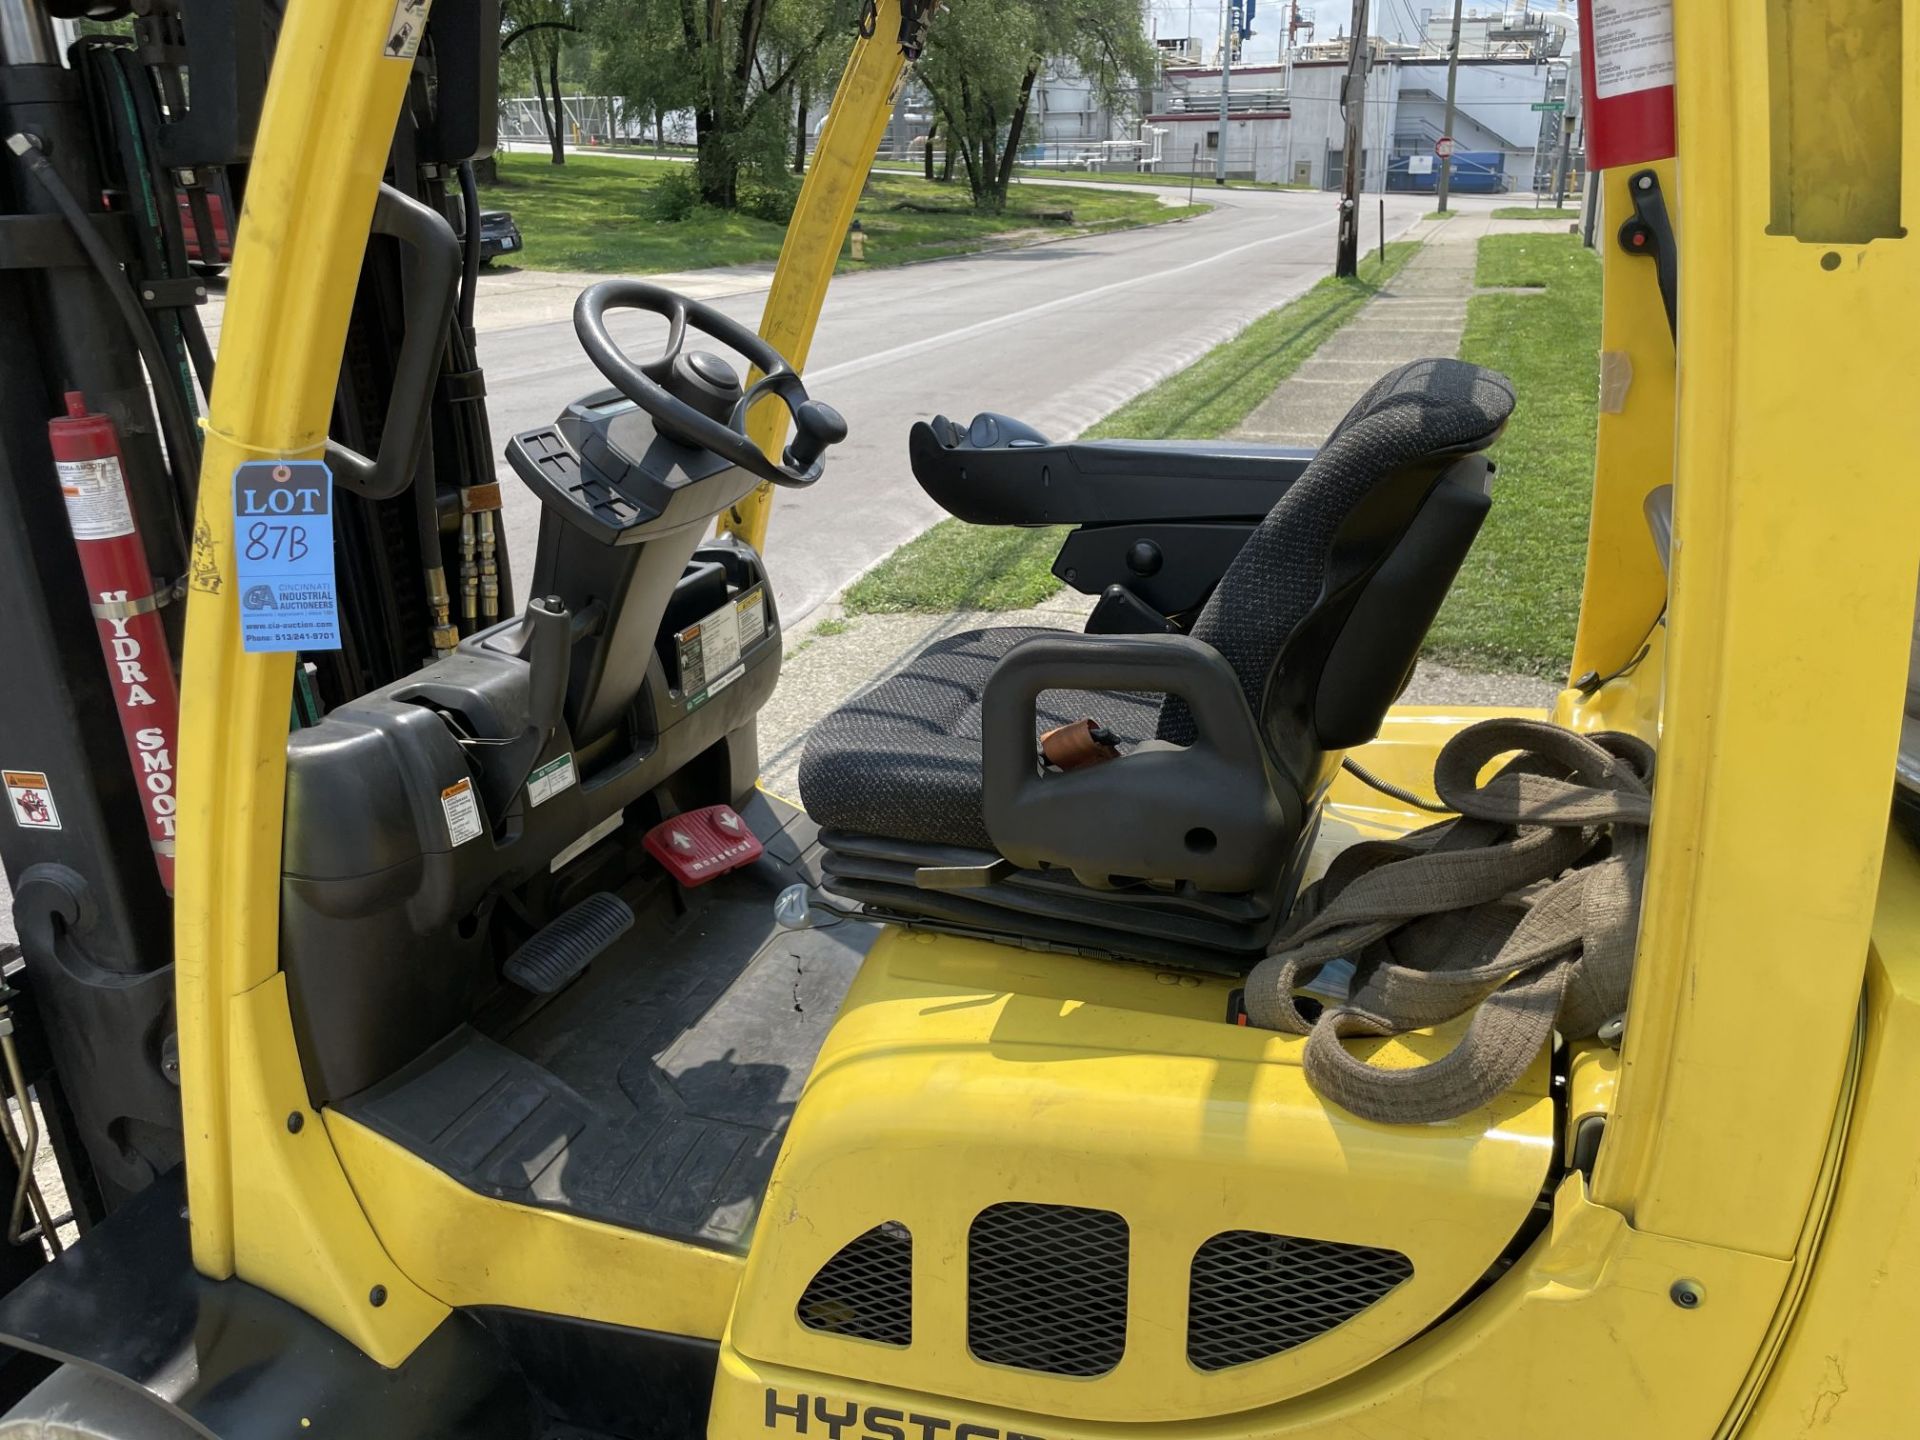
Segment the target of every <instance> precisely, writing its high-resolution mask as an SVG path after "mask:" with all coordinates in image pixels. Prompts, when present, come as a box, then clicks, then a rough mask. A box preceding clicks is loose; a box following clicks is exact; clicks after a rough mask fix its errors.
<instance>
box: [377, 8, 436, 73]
mask: <svg viewBox="0 0 1920 1440" xmlns="http://www.w3.org/2000/svg"><path fill="white" fill-rule="evenodd" d="M432 4H433V0H394V3H393V19H392V20H391V21H389V22H388V24H387V43H386V45H385V46H383V47H382V51H383V53H384V54H385V55H386V56H387V58H388V59H390V60H411V59H413V57H414V56H416V55H418V54H419V53H420V37H421V35H423V34H424V33H425V32H426V28H427V11H428V9H429V8H430V7H431V6H432Z"/></svg>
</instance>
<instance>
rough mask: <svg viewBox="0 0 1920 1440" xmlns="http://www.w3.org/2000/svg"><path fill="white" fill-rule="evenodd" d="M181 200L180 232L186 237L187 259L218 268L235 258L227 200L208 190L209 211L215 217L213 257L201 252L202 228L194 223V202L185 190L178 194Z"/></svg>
mask: <svg viewBox="0 0 1920 1440" xmlns="http://www.w3.org/2000/svg"><path fill="white" fill-rule="evenodd" d="M178 199H179V202H180V232H181V234H183V235H184V236H185V237H186V241H187V259H188V260H189V261H191V262H192V263H193V264H195V265H199V266H203V267H206V268H211V269H217V268H219V267H221V266H224V265H226V264H227V263H228V262H230V261H231V260H232V259H233V230H232V228H231V227H230V226H229V225H228V224H227V207H226V203H225V201H223V200H222V199H221V197H220V196H219V195H218V194H217V193H216V192H214V191H212V190H209V191H208V192H207V211H208V213H209V215H211V217H212V219H213V246H214V254H213V256H212V257H211V258H209V257H207V256H204V255H202V254H201V253H200V228H199V226H197V225H195V224H194V223H193V204H192V202H191V201H189V200H188V198H187V196H186V193H185V192H184V191H182V192H180V194H179V196H178Z"/></svg>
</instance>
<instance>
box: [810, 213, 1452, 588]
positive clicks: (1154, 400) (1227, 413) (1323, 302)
mask: <svg viewBox="0 0 1920 1440" xmlns="http://www.w3.org/2000/svg"><path fill="white" fill-rule="evenodd" d="M1418 248H1419V246H1418V245H1416V244H1414V243H1412V242H1404V241H1403V242H1400V243H1397V244H1393V245H1389V246H1387V255H1386V262H1385V265H1384V266H1382V264H1381V262H1380V260H1379V258H1378V257H1377V255H1374V254H1369V255H1367V256H1366V257H1365V258H1364V259H1363V260H1362V261H1361V262H1360V273H1359V275H1357V276H1356V277H1354V278H1352V279H1349V280H1336V279H1333V278H1332V277H1331V276H1330V277H1328V278H1327V279H1325V280H1322V281H1321V282H1320V283H1319V284H1317V285H1315V286H1314V287H1313V288H1312V289H1311V290H1309V291H1307V293H1306V294H1304V295H1302V296H1301V297H1300V298H1299V299H1297V300H1294V301H1291V302H1289V303H1288V304H1286V305H1283V306H1281V307H1280V308H1279V309H1278V310H1273V311H1269V312H1268V313H1267V314H1265V315H1263V316H1261V317H1260V318H1259V319H1258V320H1256V321H1254V322H1253V323H1252V324H1251V325H1249V326H1248V327H1247V328H1246V329H1245V330H1242V331H1241V332H1240V333H1239V334H1238V335H1237V336H1235V337H1234V338H1233V339H1231V340H1229V341H1227V342H1226V343H1225V344H1224V345H1219V346H1216V347H1215V348H1214V349H1212V350H1210V351H1209V352H1208V353H1207V354H1205V355H1203V356H1202V357H1201V358H1200V359H1198V360H1196V361H1195V362H1194V363H1193V364H1191V365H1189V366H1188V367H1187V368H1186V369H1184V370H1182V371H1180V372H1179V373H1178V374H1176V375H1172V376H1170V377H1168V378H1167V379H1166V380H1163V381H1161V382H1160V384H1158V385H1156V386H1154V387H1153V388H1152V389H1151V390H1148V391H1146V392H1144V393H1143V394H1141V395H1138V396H1136V397H1135V398H1134V399H1132V400H1130V401H1128V402H1127V403H1126V404H1125V405H1123V406H1121V407H1120V408H1119V409H1118V410H1116V411H1115V412H1114V413H1113V414H1111V415H1109V416H1108V417H1107V418H1106V419H1105V420H1102V421H1101V422H1100V423H1099V424H1097V425H1095V426H1094V427H1093V428H1092V429H1090V430H1088V431H1087V436H1086V438H1088V439H1090V440H1099V439H1108V440H1168V439H1184V440H1208V439H1212V438H1214V437H1215V436H1219V435H1224V434H1226V433H1227V432H1228V431H1229V430H1231V429H1233V428H1234V427H1235V426H1236V425H1238V424H1239V423H1240V422H1241V421H1242V420H1244V419H1246V417H1247V416H1248V415H1249V414H1251V413H1252V411H1253V409H1254V407H1255V406H1257V405H1258V404H1259V403H1260V402H1261V401H1262V400H1265V399H1266V398H1267V396H1269V395H1270V394H1272V393H1273V388H1274V386H1276V385H1278V384H1279V383H1280V382H1281V381H1282V380H1284V379H1286V378H1287V376H1289V375H1291V374H1292V373H1293V372H1294V371H1295V370H1297V369H1298V368H1299V367H1300V364H1301V362H1302V361H1304V360H1306V359H1307V358H1308V357H1309V356H1311V355H1312V354H1313V352H1314V351H1315V350H1317V349H1319V348H1320V345H1321V343H1322V342H1323V341H1325V340H1326V339H1327V338H1328V337H1330V336H1331V335H1332V334H1333V333H1334V332H1335V331H1336V330H1338V329H1339V328H1340V327H1341V326H1342V325H1344V324H1345V323H1346V322H1347V321H1348V320H1349V319H1351V318H1352V317H1353V315H1354V313H1355V312H1356V311H1357V310H1359V308H1360V307H1361V306H1362V305H1364V304H1366V302H1367V301H1368V300H1370V299H1371V298H1372V297H1373V296H1374V294H1375V293H1376V292H1377V291H1378V290H1379V289H1380V287H1381V286H1382V285H1384V284H1385V283H1386V282H1387V281H1388V280H1390V279H1391V278H1392V277H1393V276H1394V275H1395V274H1397V273H1398V272H1399V270H1400V267H1401V266H1403V265H1405V264H1406V263H1407V260H1408V259H1409V258H1410V257H1411V256H1412V254H1413V252H1414V251H1415V250H1417V249H1418ZM1064 534H1066V528H1065V527H1063V526H1050V527H1045V528H1039V529H1031V530H1021V529H1011V528H1006V527H999V526H991V525H968V524H966V523H965V522H963V521H960V520H942V521H941V522H940V523H939V524H938V525H936V526H934V527H933V528H932V529H931V530H929V531H928V532H927V533H926V534H924V535H922V536H921V537H920V538H919V539H917V540H913V541H910V542H909V543H907V544H906V545H903V546H902V547H901V548H900V549H898V550H896V551H894V553H893V554H892V555H890V556H888V557H887V558H886V559H885V560H882V561H881V562H880V563H879V564H878V565H877V566H875V567H874V568H873V569H872V570H870V571H868V572H867V573H866V574H865V575H864V576H862V577H861V578H860V579H859V580H857V581H855V582H854V583H853V585H852V586H850V587H849V588H848V590H847V593H846V597H845V599H846V607H847V613H849V614H860V613H862V612H868V613H874V612H895V611H903V610H921V611H929V612H932V613H935V614H944V613H947V612H950V611H954V610H1019V609H1024V608H1025V607H1027V606H1029V605H1037V604H1039V603H1040V602H1041V601H1042V600H1044V599H1046V598H1047V596H1049V595H1051V594H1053V593H1054V592H1055V591H1056V590H1058V589H1059V588H1060V582H1059V581H1058V580H1057V579H1055V578H1054V575H1053V561H1054V556H1055V555H1056V554H1058V553H1059V549H1060V539H1061V537H1062V536H1063V535H1064Z"/></svg>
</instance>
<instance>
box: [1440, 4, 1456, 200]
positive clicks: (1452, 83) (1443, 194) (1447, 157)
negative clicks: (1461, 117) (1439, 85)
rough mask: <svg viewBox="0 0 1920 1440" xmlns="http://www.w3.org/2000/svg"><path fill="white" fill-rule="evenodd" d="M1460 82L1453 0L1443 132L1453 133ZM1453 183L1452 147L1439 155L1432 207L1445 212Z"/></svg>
mask: <svg viewBox="0 0 1920 1440" xmlns="http://www.w3.org/2000/svg"><path fill="white" fill-rule="evenodd" d="M1459 84H1460V0H1453V37H1452V38H1451V39H1450V40H1448V41H1447V123H1446V129H1445V131H1444V133H1445V134H1448V135H1451V134H1453V97H1454V92H1455V91H1456V90H1457V89H1458V88H1459ZM1452 184H1453V148H1452V147H1451V146H1449V147H1448V148H1447V153H1446V154H1444V155H1442V156H1441V157H1440V179H1439V182H1438V184H1437V187H1436V188H1438V190H1439V192H1440V203H1439V204H1438V205H1436V206H1435V207H1434V208H1435V209H1436V210H1438V211H1440V213H1441V214H1443V215H1444V214H1445V213H1446V210H1447V189H1448V187H1449V186H1451V185H1452Z"/></svg>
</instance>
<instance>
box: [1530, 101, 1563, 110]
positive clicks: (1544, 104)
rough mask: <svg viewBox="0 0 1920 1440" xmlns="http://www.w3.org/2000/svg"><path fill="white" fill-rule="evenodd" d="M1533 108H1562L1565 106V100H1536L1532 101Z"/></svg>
mask: <svg viewBox="0 0 1920 1440" xmlns="http://www.w3.org/2000/svg"><path fill="white" fill-rule="evenodd" d="M1533 108H1534V109H1536V110H1564V109H1566V108H1567V102H1566V101H1564V100H1536V101H1534V102H1533Z"/></svg>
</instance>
